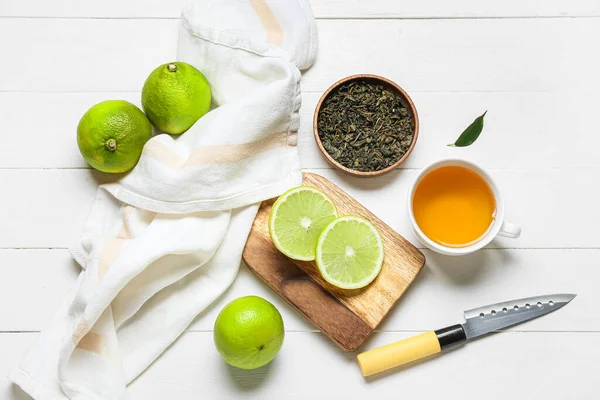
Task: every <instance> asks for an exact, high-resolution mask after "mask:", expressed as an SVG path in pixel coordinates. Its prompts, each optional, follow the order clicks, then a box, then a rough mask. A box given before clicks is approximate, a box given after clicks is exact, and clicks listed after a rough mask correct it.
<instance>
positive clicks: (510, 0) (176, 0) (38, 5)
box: [0, 0, 600, 18]
mask: <svg viewBox="0 0 600 400" xmlns="http://www.w3.org/2000/svg"><path fill="white" fill-rule="evenodd" d="M189 1H190V0H169V1H164V0H145V1H144V2H140V1H139V0H104V1H102V2H89V1H80V0H54V1H51V2H49V1H22V0H3V1H2V3H1V7H0V16H37V17H68V18H178V17H179V15H180V14H181V9H182V8H183V7H184V6H185V5H186V4H187V3H189ZM311 6H312V9H313V12H314V14H315V17H317V18H465V17H466V18H476V17H572V16H593V15H596V16H597V15H600V4H599V3H598V2H597V1H596V0H570V1H564V0H544V1H540V0H505V1H502V2H498V1H482V0H453V1H447V0H419V1H414V0H370V1H364V0H312V1H311Z"/></svg>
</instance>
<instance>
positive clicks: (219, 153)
mask: <svg viewBox="0 0 600 400" xmlns="http://www.w3.org/2000/svg"><path fill="white" fill-rule="evenodd" d="M287 137H288V132H278V133H274V134H272V135H269V136H267V137H265V138H263V139H260V140H257V141H256V142H250V143H241V144H223V145H216V146H203V147H198V148H195V149H194V150H192V152H191V153H190V156H189V157H188V158H187V160H186V159H184V158H182V157H180V156H179V155H178V154H177V153H175V152H174V151H173V150H171V149H170V148H168V147H167V146H165V145H164V144H162V143H161V142H159V141H157V140H151V141H149V142H147V143H146V145H145V146H144V153H143V155H144V156H146V157H150V158H153V159H155V160H157V161H159V162H161V163H163V164H165V165H167V166H169V167H171V168H173V169H179V168H182V167H190V166H197V165H206V164H226V163H231V162H236V161H242V160H245V159H247V158H250V157H252V156H255V155H257V154H259V153H262V152H265V151H268V150H272V149H276V148H279V147H286V146H287V145H288V142H287Z"/></svg>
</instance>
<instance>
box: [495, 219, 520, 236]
mask: <svg viewBox="0 0 600 400" xmlns="http://www.w3.org/2000/svg"><path fill="white" fill-rule="evenodd" d="M498 235H500V236H504V237H508V238H512V239H516V238H518V237H519V236H521V228H519V227H518V226H516V225H515V224H511V223H510V222H503V223H502V226H501V227H500V231H499V232H498Z"/></svg>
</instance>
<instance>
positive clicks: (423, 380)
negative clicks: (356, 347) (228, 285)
mask: <svg viewBox="0 0 600 400" xmlns="http://www.w3.org/2000/svg"><path fill="white" fill-rule="evenodd" d="M409 335H410V334H408V333H378V334H376V336H374V337H373V339H372V340H370V341H369V342H368V343H367V344H366V346H365V348H367V349H368V348H372V347H375V346H379V345H383V344H387V343H390V342H393V341H396V340H400V339H403V338H406V337H407V336H409ZM35 336H36V335H35V334H22V335H14V334H0V352H1V353H2V357H1V358H0V376H2V378H0V398H2V399H3V400H25V399H28V397H27V396H25V395H24V394H23V393H22V392H21V391H20V389H18V388H16V387H13V386H12V385H11V384H10V383H9V382H8V380H7V379H6V378H4V377H5V376H6V374H7V373H8V372H9V371H10V369H11V368H12V367H13V366H14V365H15V364H17V363H18V362H19V360H20V359H21V357H22V355H23V353H24V352H25V350H26V349H27V347H28V346H30V345H31V344H32V343H33V342H34V340H35ZM598 359H600V334H599V333H557V332H556V333H539V332H538V333H535V332H534V333H500V334H496V335H492V336H489V337H487V338H484V339H481V340H478V341H474V342H471V343H468V344H467V345H465V346H464V347H462V348H459V349H457V350H455V351H452V352H449V353H445V354H441V355H439V356H438V357H435V358H433V359H431V360H428V361H425V362H422V363H420V364H418V365H415V366H413V367H411V368H405V369H404V370H401V371H400V370H397V371H393V373H390V374H388V375H385V376H380V377H376V378H371V379H368V380H365V379H364V378H362V376H361V375H360V372H359V369H358V366H357V365H356V362H355V356H354V354H353V353H342V352H340V351H339V350H338V349H337V348H335V347H334V345H333V344H332V343H331V342H330V341H329V340H328V339H327V338H325V337H324V336H323V335H321V334H320V333H311V332H288V333H287V334H286V338H285V341H284V344H283V347H282V349H281V351H280V352H279V354H278V356H277V357H276V358H275V360H273V362H272V363H271V364H268V365H267V366H265V367H263V368H261V369H258V370H255V371H243V370H238V369H235V368H232V367H229V366H228V365H227V364H225V363H224V362H223V360H222V359H221V358H220V356H219V354H218V353H217V351H216V349H215V347H214V344H213V340H212V333H211V332H193V333H185V334H183V335H182V336H181V337H180V338H179V339H178V340H177V341H176V342H175V344H174V345H173V346H172V347H171V348H169V350H168V351H167V352H165V353H164V354H163V355H162V356H161V357H160V358H159V359H158V360H157V361H156V362H155V363H154V364H153V365H151V366H150V368H149V369H148V370H146V372H144V373H143V374H142V375H141V376H140V377H139V378H138V379H137V380H136V381H134V382H133V383H132V385H130V387H129V390H128V396H127V399H128V400H138V399H139V400H148V399H177V400H188V399H189V400H196V399H198V398H207V399H261V400H263V399H264V400H276V399H277V400H278V399H298V400H304V399H306V398H315V399H365V398H381V399H396V398H398V396H401V397H402V398H419V399H433V398H460V399H464V400H479V399H481V398H482V394H484V397H485V398H486V399H489V400H505V399H511V398H513V399H531V400H564V399H578V400H580V399H581V400H592V399H595V398H596V393H597V390H598V384H597V377H598V374H599V373H600V364H599V363H598Z"/></svg>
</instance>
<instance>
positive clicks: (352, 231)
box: [316, 216, 383, 289]
mask: <svg viewBox="0 0 600 400" xmlns="http://www.w3.org/2000/svg"><path fill="white" fill-rule="evenodd" d="M316 260H317V266H318V267H319V271H320V272H321V275H322V276H323V279H325V280H326V281H327V282H329V283H331V284H332V285H334V286H336V287H339V288H341V289H359V288H362V287H365V286H367V285H368V284H369V283H371V282H372V281H373V280H374V279H375V278H376V277H377V275H378V274H379V272H380V271H381V265H382V264H383V242H382V240H381V235H380V234H379V232H378V231H377V228H375V226H373V224H372V223H370V222H369V221H367V220H366V219H364V218H361V217H355V216H346V217H341V218H338V219H336V220H334V221H332V222H331V223H330V224H329V225H327V226H326V227H325V229H324V230H323V233H321V236H319V241H318V242H317V256H316Z"/></svg>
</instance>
